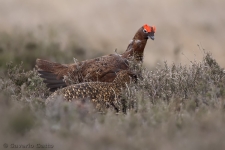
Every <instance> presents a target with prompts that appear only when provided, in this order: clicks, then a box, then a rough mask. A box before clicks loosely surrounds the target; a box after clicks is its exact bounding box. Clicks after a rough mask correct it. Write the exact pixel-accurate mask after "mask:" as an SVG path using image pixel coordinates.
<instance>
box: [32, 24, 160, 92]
mask: <svg viewBox="0 0 225 150" xmlns="http://www.w3.org/2000/svg"><path fill="white" fill-rule="evenodd" d="M155 31H156V28H155V26H149V25H147V24H145V25H143V26H142V27H141V28H140V29H139V30H138V31H137V32H136V34H135V35H134V38H133V39H132V40H131V42H130V44H129V45H128V47H127V50H126V51H125V52H124V53H122V54H110V55H106V56H102V57H98V58H94V59H89V60H85V61H81V62H77V63H73V64H59V63H55V62H50V61H47V60H42V59H37V60H36V66H37V68H38V72H39V73H40V76H41V77H42V78H44V79H45V80H44V82H45V83H46V84H47V87H49V88H50V91H55V90H57V89H58V88H61V87H65V86H68V85H70V84H74V83H82V82H89V81H100V82H112V81H113V80H114V79H115V78H116V73H117V72H119V71H121V70H127V69H129V64H128V60H129V61H134V62H135V63H139V62H142V61H143V53H144V48H145V45H146V43H147V40H148V39H149V38H150V39H152V40H154V34H155Z"/></svg>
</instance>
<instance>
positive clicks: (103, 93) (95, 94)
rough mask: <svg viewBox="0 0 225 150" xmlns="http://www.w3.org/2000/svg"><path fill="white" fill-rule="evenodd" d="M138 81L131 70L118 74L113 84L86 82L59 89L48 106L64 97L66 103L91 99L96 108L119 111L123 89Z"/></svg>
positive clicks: (49, 98)
mask: <svg viewBox="0 0 225 150" xmlns="http://www.w3.org/2000/svg"><path fill="white" fill-rule="evenodd" d="M136 80H137V75H136V74H135V73H133V72H132V71H129V70H122V71H119V72H118V73H117V77H116V78H115V80H114V81H113V82H111V83H109V82H84V83H80V84H73V85H70V86H67V87H65V88H62V89H59V90H57V91H55V92H54V93H53V94H52V95H50V96H49V97H48V98H47V100H46V104H49V103H50V102H54V100H55V98H57V97H58V96H60V95H62V97H63V99H64V100H66V101H76V100H77V101H83V100H87V99H89V100H90V101H91V102H92V103H93V104H94V105H95V106H99V105H104V106H106V107H109V106H113V107H114V108H115V109H116V110H117V111H119V108H118V107H117V104H118V98H119V97H120V95H121V90H122V88H124V87H125V86H126V84H130V83H131V81H136Z"/></svg>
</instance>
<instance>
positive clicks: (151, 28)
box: [143, 24, 156, 32]
mask: <svg viewBox="0 0 225 150" xmlns="http://www.w3.org/2000/svg"><path fill="white" fill-rule="evenodd" d="M143 28H144V29H145V30H146V31H147V32H152V31H153V32H155V31H156V27H155V26H152V27H151V26H149V25H147V24H145V25H143Z"/></svg>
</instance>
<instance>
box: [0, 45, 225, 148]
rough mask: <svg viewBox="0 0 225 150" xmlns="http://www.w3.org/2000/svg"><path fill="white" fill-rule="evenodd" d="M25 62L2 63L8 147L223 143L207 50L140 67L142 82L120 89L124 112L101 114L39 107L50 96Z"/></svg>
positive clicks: (220, 79)
mask: <svg viewBox="0 0 225 150" xmlns="http://www.w3.org/2000/svg"><path fill="white" fill-rule="evenodd" d="M25 47H26V46H25ZM31 47H32V46H31ZM22 57H23V56H22ZM33 59H35V58H33ZM18 61H19V60H18ZM24 64H25V63H24ZM24 67H27V68H31V66H30V64H28V66H26V65H23V64H18V62H17V65H14V64H12V63H9V64H8V65H7V67H6V68H7V71H6V74H7V76H5V77H2V78H1V79H0V83H1V84H0V91H1V92H0V99H1V101H0V114H1V126H0V141H1V144H2V145H3V143H7V144H9V148H10V146H11V145H10V144H17V145H27V144H33V145H35V147H36V145H37V144H41V145H43V146H46V145H47V144H48V145H53V146H54V149H99V150H101V149H102V150H103V149H121V150H123V149H134V150H135V149H136V150H139V149H143V150H145V149H168V150H169V149H171V150H176V149H177V150H180V149H183V150H185V149H192V150H199V149H204V150H211V149H224V148H225V143H224V142H223V139H224V138H225V130H224V126H225V115H224V110H225V109H224V108H225V105H224V102H225V72H224V70H223V69H222V68H221V67H220V66H219V65H218V63H217V62H216V60H215V59H213V58H212V56H211V55H210V54H209V53H205V54H204V56H203V59H202V61H201V62H191V64H190V66H182V65H175V64H174V65H172V66H168V65H167V63H166V62H165V64H164V65H159V66H156V68H155V69H153V70H152V71H148V70H146V69H144V68H142V69H143V71H142V74H143V79H140V81H139V83H138V84H137V85H132V86H130V87H129V88H127V89H126V90H124V94H123V97H124V98H125V100H126V104H127V114H123V113H119V114H115V113H114V112H113V110H108V111H107V112H105V113H104V114H102V113H98V112H96V111H95V110H93V109H92V106H91V105H88V106H87V107H86V108H85V109H82V108H80V107H79V106H77V105H76V104H75V103H73V102H71V103H67V102H63V101H61V99H60V97H59V98H58V99H56V101H55V104H54V105H53V106H51V107H49V108H46V107H45V105H44V101H45V99H46V97H47V96H48V95H49V94H50V93H49V92H48V90H47V88H46V87H45V85H44V84H43V82H42V79H40V78H39V77H38V75H37V72H36V71H35V70H30V71H23V69H24ZM87 110H88V111H87ZM2 145H0V146H2ZM11 148H12V147H11ZM31 149H34V148H31ZM36 149H38V148H37V147H36ZM45 149H48V148H47V147H45Z"/></svg>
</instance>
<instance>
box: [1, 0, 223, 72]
mask: <svg viewBox="0 0 225 150" xmlns="http://www.w3.org/2000/svg"><path fill="white" fill-rule="evenodd" d="M0 20H1V21H0V67H1V72H4V66H5V64H6V63H7V62H9V61H13V62H15V63H19V62H20V61H23V62H24V65H25V68H26V69H31V68H33V67H34V65H35V59H36V58H38V57H39V58H44V59H49V60H52V61H57V62H60V63H72V62H73V57H75V58H76V59H78V60H80V61H81V60H84V59H89V58H93V57H97V56H101V55H105V54H109V53H114V51H115V49H117V52H118V53H122V52H124V51H125V50H126V48H127V45H128V43H129V41H130V40H131V39H132V38H133V36H134V34H135V32H136V31H137V30H138V29H139V28H140V27H141V26H142V25H143V24H145V23H147V24H149V25H155V26H156V29H157V30H156V34H155V41H152V40H149V41H148V43H147V46H146V48H145V57H144V64H145V66H146V67H147V68H151V67H154V66H155V65H156V64H157V63H161V62H164V61H167V62H168V63H169V64H171V63H181V64H190V61H194V60H196V61H200V60H201V59H202V56H203V49H205V50H206V51H210V52H211V53H212V55H213V57H214V58H215V59H216V60H217V62H218V63H219V64H220V65H221V66H222V67H225V59H224V58H225V49H224V47H225V42H224V39H225V30H224V27H225V1H224V0H215V1H212V0H184V1H180V0H170V1H153V0H142V1H140V0H123V1H121V0H113V1H112V0H98V1H93V0H54V1H46V0H17V1H15V0H0ZM198 45H199V46H198Z"/></svg>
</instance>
